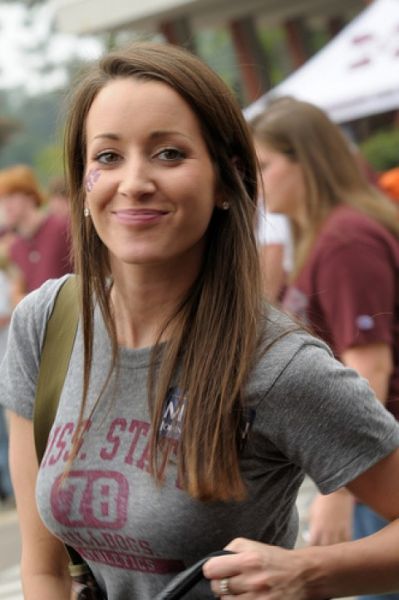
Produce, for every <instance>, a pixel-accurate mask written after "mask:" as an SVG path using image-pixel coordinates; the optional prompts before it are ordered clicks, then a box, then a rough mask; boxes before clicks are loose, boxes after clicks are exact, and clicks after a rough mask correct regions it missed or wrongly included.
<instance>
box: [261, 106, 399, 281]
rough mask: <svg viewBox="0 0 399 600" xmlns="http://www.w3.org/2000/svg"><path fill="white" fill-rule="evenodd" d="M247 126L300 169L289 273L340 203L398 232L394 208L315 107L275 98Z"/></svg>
mask: <svg viewBox="0 0 399 600" xmlns="http://www.w3.org/2000/svg"><path fill="white" fill-rule="evenodd" d="M251 127H252V130H253V133H254V136H255V138H256V139H257V140H258V141H259V142H260V143H264V144H266V145H267V146H268V147H270V148H271V149H272V150H274V151H276V152H281V153H283V154H285V155H286V156H287V157H288V158H289V159H290V160H293V161H296V162H298V163H299V164H300V165H301V167H302V170H303V174H304V181H305V192H306V194H305V202H306V216H307V223H306V228H304V229H303V230H300V231H299V230H297V229H296V228H294V234H295V238H296V239H295V242H296V252H295V263H296V264H295V268H294V272H293V274H292V275H293V276H295V275H296V274H297V273H298V272H299V271H300V269H301V268H302V266H303V264H304V263H305V261H306V258H307V256H308V254H309V252H310V250H311V247H312V245H313V243H314V241H315V238H316V236H317V233H318V231H319V229H320V227H321V225H322V224H323V222H324V220H325V219H326V218H327V216H328V215H329V214H330V212H331V211H332V210H333V208H334V207H336V206H338V205H339V204H348V205H350V206H353V207H354V208H356V209H357V210H359V211H361V212H363V213H365V214H367V215H368V216H370V217H371V218H373V219H375V220H377V221H379V222H380V223H381V224H382V225H384V226H385V227H386V228H387V229H389V230H390V231H391V232H392V233H393V234H394V235H396V236H399V219H398V211H397V208H396V207H395V206H394V205H393V203H392V202H390V201H389V199H387V198H386V197H385V196H384V195H383V194H382V193H380V192H379V191H378V190H377V188H375V187H373V186H371V185H370V184H369V183H368V182H367V180H366V178H365V176H364V174H363V173H362V172H361V170H360V168H359V165H358V163H357V162H356V158H355V155H354V151H353V149H352V148H351V147H350V144H349V142H348V140H347V139H346V138H345V136H344V134H343V133H342V131H341V129H340V128H339V127H338V126H337V125H336V124H335V123H333V122H332V121H330V119H329V118H328V117H327V115H326V114H325V113H324V112H323V111H322V110H320V109H319V108H318V107H316V106H314V105H312V104H310V103H308V102H302V101H300V100H296V99H294V98H289V97H284V98H279V99H277V100H274V101H273V102H271V103H270V105H269V106H268V107H267V108H266V109H265V111H264V112H263V113H262V114H261V115H259V116H258V117H256V118H255V119H254V120H253V121H252V123H251ZM266 194H267V190H266ZM266 200H267V198H266Z"/></svg>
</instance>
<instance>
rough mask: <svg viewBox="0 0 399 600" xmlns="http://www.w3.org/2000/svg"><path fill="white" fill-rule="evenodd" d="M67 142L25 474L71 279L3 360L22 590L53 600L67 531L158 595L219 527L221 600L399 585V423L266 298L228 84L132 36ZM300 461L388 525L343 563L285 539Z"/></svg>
mask: <svg viewBox="0 0 399 600" xmlns="http://www.w3.org/2000/svg"><path fill="white" fill-rule="evenodd" d="M65 136H66V138H65V148H66V164H67V176H68V190H69V194H70V198H71V207H72V212H71V218H72V232H73V242H74V257H75V264H76V273H77V280H76V282H77V288H78V298H77V299H76V302H77V303H78V305H79V307H80V321H79V326H78V330H77V333H76V337H75V340H74V344H73V348H72V355H71V358H70V363H69V368H68V371H67V374H66V378H65V380H64V385H63V389H62V392H61V396H60V401H59V405H58V411H57V414H56V417H55V421H54V423H53V427H52V430H51V432H50V435H49V438H48V444H47V448H46V451H45V454H44V457H43V460H42V461H41V464H40V467H39V465H38V461H37V458H36V455H35V450H34V442H33V427H32V414H33V405H34V402H35V385H36V382H37V375H38V366H39V364H40V359H41V347H42V340H43V336H44V331H45V329H46V324H47V320H48V317H49V315H50V313H51V311H52V309H53V306H54V302H55V298H56V296H57V294H58V292H59V290H60V288H61V286H62V285H63V284H65V282H66V281H69V278H68V277H65V278H62V279H58V280H53V281H51V282H48V283H47V284H45V285H43V286H42V287H41V288H40V289H39V290H37V291H35V292H33V293H32V294H30V295H28V296H27V297H26V298H25V299H24V300H23V301H22V302H21V303H20V304H19V305H18V307H17V308H16V310H15V311H14V315H13V320H12V324H11V328H10V338H9V345H8V350H7V354H6V357H5V360H4V361H3V363H2V368H1V370H0V399H1V400H0V401H1V402H2V403H3V404H4V405H6V406H7V407H8V408H9V409H10V410H11V428H10V431H11V467H12V474H13V482H14V486H15V490H16V498H17V508H18V512H19V517H20V524H21V531H22V580H23V586H24V595H25V599H26V600H34V599H36V598H40V600H54V598H57V600H67V599H69V597H70V591H71V581H70V578H69V576H68V571H67V560H66V555H65V551H64V547H63V543H62V542H64V543H67V544H68V545H69V546H72V547H73V548H74V549H75V551H77V552H78V553H79V555H80V556H81V558H82V559H84V560H85V561H86V563H87V565H88V567H89V568H90V569H91V571H92V574H93V576H94V578H95V581H96V582H97V586H98V588H99V593H100V594H101V595H102V596H103V597H105V598H107V599H108V600H124V599H126V600H127V599H128V598H129V599H134V600H152V599H153V598H154V597H155V596H156V595H157V594H158V593H159V592H160V591H161V590H162V589H163V588H164V586H165V585H166V584H167V583H168V582H169V581H170V580H171V579H172V578H173V576H174V575H175V574H176V573H178V572H179V571H181V570H182V569H184V567H185V566H188V565H191V564H192V563H195V562H196V561H197V560H198V559H199V558H201V557H203V556H204V555H207V554H208V553H209V552H212V551H216V550H220V549H221V548H223V547H224V546H226V545H227V546H228V545H229V543H230V542H231V540H232V539H234V538H235V539H236V541H235V542H233V544H232V549H234V550H235V551H236V554H235V555H232V556H223V557H221V558H214V559H211V560H209V561H208V562H207V563H206V564H205V566H204V573H205V575H206V576H207V578H208V579H210V580H211V589H212V594H214V595H216V596H222V597H226V598H230V597H231V596H234V597H236V596H237V597H242V598H243V599H244V598H253V599H265V598H273V599H274V600H283V599H284V600H289V599H294V598H295V600H298V599H299V598H309V599H310V598H325V597H327V596H329V595H330V594H331V595H333V594H334V593H335V592H337V593H341V592H342V591H344V590H345V591H347V590H348V589H354V588H357V589H362V588H364V587H365V586H367V588H368V589H370V588H372V589H375V588H377V587H378V588H380V589H383V590H384V591H391V590H392V589H395V588H399V569H398V565H399V559H398V557H397V556H396V557H395V558H392V557H391V552H390V550H392V548H393V547H394V546H396V544H397V540H398V535H399V521H398V520H397V519H398V518H399V481H398V478H397V477H396V473H397V470H398V468H399V426H398V424H397V423H396V421H395V420H394V419H393V417H392V415H390V414H389V413H388V412H387V411H386V410H385V409H384V408H383V407H382V406H381V405H380V404H379V403H378V402H377V401H376V400H375V397H374V394H373V392H372V390H371V389H370V387H369V386H368V384H367V382H365V381H364V380H362V379H361V378H360V377H359V376H357V375H356V374H355V373H354V372H353V371H351V370H349V369H346V368H345V367H344V366H342V365H341V364H340V363H339V362H338V361H336V360H335V359H334V358H333V357H332V355H331V352H330V351H329V349H328V347H327V346H326V344H324V343H323V342H322V341H320V340H318V339H316V338H315V337H313V336H311V335H310V334H309V333H307V332H306V331H305V330H303V329H302V328H301V327H299V326H298V325H297V324H296V323H294V322H293V321H292V320H291V319H289V318H288V317H286V316H285V315H283V314H282V313H280V312H279V311H277V310H276V309H274V308H272V307H271V306H269V305H268V304H267V303H266V302H265V301H264V299H263V297H262V293H261V282H260V281H261V277H260V267H259V256H258V251H257V243H256V237H255V215H256V210H257V198H258V189H257V168H256V158H255V152H254V148H253V142H252V137H251V133H250V131H249V129H248V127H247V124H246V123H245V120H244V118H243V115H242V112H241V109H240V107H239V105H238V104H237V102H236V100H235V98H234V96H233V94H232V93H231V91H230V90H229V89H228V88H227V86H226V85H225V84H224V83H223V81H222V80H221V79H220V78H219V77H218V76H217V75H216V74H215V73H214V72H213V71H212V70H211V69H210V68H209V67H207V66H206V65H205V64H204V63H202V62H201V60H200V59H198V58H197V57H195V56H193V55H192V54H190V53H189V52H188V51H185V50H183V49H180V48H177V47H174V46H172V45H167V44H151V43H136V44H134V45H132V46H131V47H130V48H128V49H125V50H118V51H115V52H112V53H110V54H107V55H106V56H105V57H103V58H102V59H101V60H100V61H98V62H97V63H96V64H95V65H93V66H92V67H91V68H90V69H89V71H88V73H87V74H86V75H85V76H84V77H83V79H82V80H81V81H80V82H79V83H78V85H77V87H76V88H75V89H74V92H73V96H72V98H71V99H70V104H69V110H68V113H67V120H66V126H65ZM360 399H361V400H362V406H360V404H361V403H360ZM366 411H367V414H366ZM321 422H322V423H324V424H325V423H327V422H328V426H325V425H324V426H320V423H321ZM305 472H307V473H309V474H310V475H311V476H312V477H313V478H314V479H315V481H316V482H317V484H318V486H319V487H320V489H321V490H322V491H323V493H329V492H332V491H334V490H336V489H337V488H340V487H343V486H348V487H349V488H350V489H351V490H352V491H353V492H354V493H356V495H358V496H359V497H361V498H363V499H364V500H365V501H366V502H368V503H370V504H372V505H373V506H374V508H375V509H376V510H377V511H380V512H381V513H383V514H384V515H385V516H386V517H387V519H390V520H392V521H394V520H395V519H396V520H397V521H396V522H393V523H391V524H389V525H388V526H387V527H386V528H385V529H384V531H383V532H381V534H380V537H379V538H378V539H377V540H373V539H369V540H363V541H362V542H361V543H359V545H358V546H357V545H356V544H350V543H349V544H347V545H346V546H345V548H343V549H342V551H341V553H337V552H336V550H335V548H334V547H333V546H331V547H328V548H325V549H323V548H317V549H316V550H315V549H313V548H312V549H303V550H302V551H297V550H292V548H293V546H294V544H295V538H296V534H297V528H298V523H297V521H298V519H297V514H296V509H295V499H296V495H297V491H298V488H299V486H300V485H301V482H302V480H303V478H304V474H305ZM377 482H378V486H377ZM377 490H378V491H377ZM242 537H245V538H247V541H244V542H243V541H242V539H241V538H242ZM249 540H252V541H249ZM260 542H262V543H260ZM381 546H384V548H385V554H384V559H383V560H382V559H381V557H380V555H379V550H380V547H381ZM377 550H378V552H377ZM342 556H345V561H344V562H342V560H341V558H342ZM360 565H362V566H363V567H364V568H365V567H367V569H368V576H367V578H366V582H365V580H364V577H363V573H360V568H359V567H360ZM382 574H383V576H382ZM205 587H206V586H205ZM210 594H211V592H210V590H209V587H208V589H207V590H206V592H205V597H207V598H209V597H210ZM203 597H204V596H203V595H202V593H201V591H200V590H199V589H196V590H193V591H191V592H190V598H191V599H192V600H194V599H196V598H203Z"/></svg>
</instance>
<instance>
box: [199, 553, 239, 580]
mask: <svg viewBox="0 0 399 600" xmlns="http://www.w3.org/2000/svg"><path fill="white" fill-rule="evenodd" d="M202 572H203V573H204V576H205V577H206V578H207V579H223V577H232V576H233V575H238V574H239V573H240V572H241V565H240V558H239V557H238V556H237V555H236V554H226V555H224V556H215V557H213V558H210V559H209V560H208V561H207V562H206V563H205V564H204V566H203V567H202Z"/></svg>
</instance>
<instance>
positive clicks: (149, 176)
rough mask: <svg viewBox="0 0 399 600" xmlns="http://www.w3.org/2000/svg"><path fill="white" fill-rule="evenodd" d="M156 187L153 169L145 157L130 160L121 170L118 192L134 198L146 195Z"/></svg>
mask: <svg viewBox="0 0 399 600" xmlns="http://www.w3.org/2000/svg"><path fill="white" fill-rule="evenodd" d="M155 189H156V185H155V181H154V177H153V170H152V169H151V165H150V164H149V161H147V160H146V159H145V158H138V157H136V158H134V159H132V160H129V161H128V162H126V164H125V165H124V167H123V169H122V170H121V178H120V182H119V185H118V192H119V193H120V194H122V195H123V196H128V197H132V198H138V199H140V198H141V197H145V196H147V195H149V194H152V193H153V192H154V191H155Z"/></svg>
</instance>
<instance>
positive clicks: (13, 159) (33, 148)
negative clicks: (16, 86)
mask: <svg viewBox="0 0 399 600" xmlns="http://www.w3.org/2000/svg"><path fill="white" fill-rule="evenodd" d="M4 97H5V98H6V99H7V101H8V102H7V105H6V106H5V110H6V111H7V113H6V116H7V119H12V120H15V121H18V122H19V123H20V127H19V130H18V131H17V132H15V133H14V135H13V137H12V138H11V139H9V140H8V142H7V143H6V144H4V145H3V146H1V147H0V168H4V167H6V166H9V165H12V164H17V163H25V164H29V165H31V166H33V167H36V168H38V169H39V172H38V175H39V176H40V179H41V180H42V181H43V182H44V181H46V180H47V179H48V178H49V177H51V176H53V175H56V174H59V171H60V168H61V167H60V158H59V157H60V155H61V143H60V134H59V132H60V131H61V129H62V126H63V122H62V116H61V115H62V103H63V92H60V91H54V92H50V93H47V94H43V95H37V96H27V95H25V94H24V93H23V91H22V90H13V91H12V92H3V98H4ZM50 156H53V159H52V160H51V159H50Z"/></svg>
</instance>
